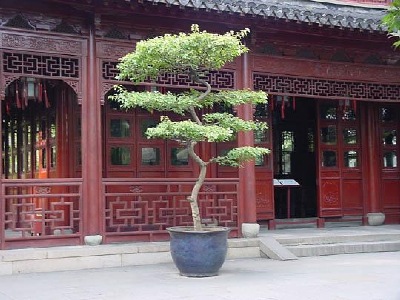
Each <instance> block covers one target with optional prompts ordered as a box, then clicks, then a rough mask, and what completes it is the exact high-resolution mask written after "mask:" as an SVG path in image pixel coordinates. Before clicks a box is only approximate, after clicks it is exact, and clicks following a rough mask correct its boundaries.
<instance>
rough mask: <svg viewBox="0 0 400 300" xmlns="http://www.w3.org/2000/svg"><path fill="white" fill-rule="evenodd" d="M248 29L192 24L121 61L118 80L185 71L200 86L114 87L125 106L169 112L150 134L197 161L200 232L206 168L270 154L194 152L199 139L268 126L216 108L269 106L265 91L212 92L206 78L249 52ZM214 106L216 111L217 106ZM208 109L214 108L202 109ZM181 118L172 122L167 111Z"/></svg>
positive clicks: (194, 195) (223, 138)
mask: <svg viewBox="0 0 400 300" xmlns="http://www.w3.org/2000/svg"><path fill="white" fill-rule="evenodd" d="M248 32H249V30H248V29H244V30H242V31H239V32H233V31H230V32H227V33H225V34H216V33H209V32H206V31H200V29H199V26H198V25H192V27H191V32H190V33H179V34H165V35H164V36H159V37H155V38H151V39H148V40H143V41H140V42H138V43H137V44H136V49H135V51H133V52H131V53H129V54H127V55H126V56H124V57H123V58H121V59H120V62H119V64H118V69H119V72H120V73H119V75H118V77H117V79H119V80H125V81H126V80H129V81H132V82H133V83H135V84H140V83H143V82H144V81H148V80H156V79H157V77H158V76H160V75H162V74H166V73H168V74H187V75H188V76H189V77H190V79H191V80H192V81H193V82H194V83H196V84H197V85H199V86H200V87H201V88H198V89H192V90H190V91H184V92H182V93H171V92H166V93H160V92H158V91H143V92H137V91H128V90H127V89H126V88H124V87H123V86H116V87H115V89H116V91H115V94H114V95H112V96H110V99H111V100H112V101H117V102H119V104H120V106H121V108H123V109H131V108H135V107H140V108H142V109H146V110H148V111H149V112H153V111H160V112H163V113H165V116H162V117H161V119H160V122H159V123H158V125H157V126H156V127H154V128H148V129H147V131H146V133H145V134H146V136H147V138H150V139H169V140H174V141H178V142H179V143H180V144H181V145H182V146H183V147H185V148H186V149H187V151H188V154H189V156H190V158H191V159H192V160H193V161H194V162H195V163H197V165H198V166H199V169H200V172H199V176H198V178H197V181H196V183H195V184H194V186H193V189H192V192H191V195H190V196H189V197H188V201H189V202H190V206H191V210H192V217H193V224H194V230H197V231H201V230H202V224H201V216H200V213H199V204H198V195H199V192H200V189H201V187H202V185H203V183H204V180H205V178H206V171H207V167H208V166H209V165H210V164H212V163H216V164H220V165H227V166H234V167H240V166H241V164H242V163H243V162H244V161H250V160H254V159H256V158H260V157H262V156H263V155H266V154H268V153H269V150H268V149H266V148H261V147H238V148H234V149H231V150H230V151H228V152H227V153H225V154H224V155H220V156H215V157H211V158H208V159H207V160H205V159H204V158H202V157H201V155H200V154H199V153H198V152H196V145H197V144H198V143H200V142H207V143H220V142H227V141H232V140H235V139H236V136H237V133H238V132H240V131H251V130H257V131H263V130H266V129H267V125H266V124H265V123H262V122H256V121H249V120H243V119H241V118H239V117H237V116H236V115H235V114H233V113H227V112H219V111H218V110H217V109H215V108H216V107H220V106H224V107H227V106H228V107H234V106H237V105H242V104H245V103H251V104H254V105H257V104H266V102H267V95H266V94H265V92H263V91H251V90H231V91H214V90H212V88H211V85H210V83H209V82H207V80H206V79H205V78H207V77H206V76H205V75H206V73H207V72H208V71H210V70H218V69H221V68H222V67H223V66H224V65H225V64H226V63H228V62H232V61H233V60H234V59H235V58H237V57H239V56H241V55H242V54H244V53H246V52H248V51H249V49H248V48H247V47H246V46H245V45H244V44H243V42H242V39H243V38H244V37H245V36H246V35H247V34H248ZM213 108H214V109H213ZM205 111H214V112H212V113H204V112H205ZM171 112H173V113H176V114H180V115H182V116H183V119H182V120H180V121H173V120H171V119H170V118H169V117H168V116H167V113H171Z"/></svg>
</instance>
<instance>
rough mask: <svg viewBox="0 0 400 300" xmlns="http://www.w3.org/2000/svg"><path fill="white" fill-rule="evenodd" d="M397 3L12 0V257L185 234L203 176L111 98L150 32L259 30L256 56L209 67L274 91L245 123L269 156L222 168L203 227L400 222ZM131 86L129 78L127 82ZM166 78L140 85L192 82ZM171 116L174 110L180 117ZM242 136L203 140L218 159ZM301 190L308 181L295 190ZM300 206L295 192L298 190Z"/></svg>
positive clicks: (2, 45)
mask: <svg viewBox="0 0 400 300" xmlns="http://www.w3.org/2000/svg"><path fill="white" fill-rule="evenodd" d="M389 2H390V1H387V0H370V1H369V0H363V1H361V0H359V1H350V0H349V1H306V0H294V1H275V0H264V1H260V0H253V1H251V0H248V1H234V0H233V1H224V0H198V1H185V0H159V1H154V0H153V1H148V0H141V1H136V0H37V1H30V0H19V1H12V0H3V1H1V4H0V62H1V64H0V65H1V68H0V97H1V100H2V101H1V117H2V122H1V123H0V124H1V125H0V126H1V131H2V135H1V145H2V147H1V153H2V164H1V173H2V176H1V179H0V187H1V189H0V191H1V192H0V193H1V194H0V197H1V198H0V204H1V206H0V224H1V226H2V230H0V248H1V249H9V248H18V247H27V246H51V245H76V244H81V243H82V242H83V238H84V236H87V235H95V234H100V235H102V236H103V242H105V243H111V242H119V241H154V240H163V239H167V238H168V236H167V234H166V231H165V228H166V227H168V226H173V225H187V224H189V223H190V220H191V217H190V213H189V206H188V204H187V202H186V200H185V198H186V196H187V195H188V193H189V190H190V188H191V184H192V183H193V182H194V178H195V177H196V176H195V175H196V173H197V170H196V168H195V167H194V165H193V164H192V162H191V161H190V160H188V157H187V153H185V151H184V150H183V149H182V148H180V145H179V144H177V143H174V142H166V141H159V140H147V139H146V138H144V136H143V132H144V130H145V129H146V128H147V127H149V126H153V125H154V124H155V123H156V122H157V120H158V119H159V116H158V115H157V114H149V113H147V112H145V111H142V110H139V109H137V110H132V111H123V110H121V109H119V107H118V106H116V105H115V104H113V103H111V102H109V101H107V96H108V95H109V94H110V93H111V92H112V87H113V85H114V84H116V83H118V82H117V81H116V80H115V76H116V74H117V70H116V64H117V62H118V58H120V57H121V56H123V55H124V54H126V53H128V52H130V51H132V50H133V49H134V46H135V43H136V42H137V41H139V40H141V39H145V38H148V37H152V36H155V35H159V34H164V33H166V32H178V31H188V30H189V29H190V25H191V24H192V23H197V24H199V25H200V27H201V28H203V29H205V30H208V31H215V32H220V33H223V32H225V31H228V30H239V29H243V28H245V27H248V28H250V29H251V36H250V38H249V39H248V40H247V41H246V43H247V45H248V46H249V48H250V49H251V52H250V53H249V54H247V55H245V56H243V57H241V58H240V59H238V60H237V61H235V63H232V64H230V65H228V66H226V67H225V68H224V69H223V70H221V71H218V72H214V71H211V72H210V73H209V74H208V77H209V78H208V79H209V81H210V82H211V83H212V87H213V88H214V89H236V88H250V89H255V90H260V89H261V90H264V91H266V92H268V94H269V95H270V96H269V104H268V106H265V107H251V106H242V107H238V108H237V113H238V114H239V115H241V116H242V117H244V118H247V119H251V118H256V119H259V120H263V121H266V122H268V124H269V130H268V132H267V133H266V134H260V133H257V132H256V133H255V134H254V135H253V134H243V135H240V136H238V139H237V141H236V142H235V143H236V144H238V145H253V144H256V145H262V146H266V147H269V148H270V149H271V150H272V151H271V155H270V156H268V157H267V158H266V159H265V160H263V161H256V162H255V164H254V163H251V164H250V163H249V164H246V166H245V168H243V169H240V170H237V169H234V168H228V167H218V166H214V167H213V169H212V170H211V171H210V172H209V174H208V177H209V178H208V179H207V183H206V185H205V186H204V188H203V190H202V195H201V210H202V211H203V214H204V216H205V218H207V219H209V220H211V221H213V222H217V223H219V224H221V225H225V226H230V227H232V228H233V231H232V235H233V236H238V235H240V224H242V223H243V222H256V221H258V222H260V223H261V222H263V223H264V224H268V225H269V226H270V228H271V229H273V228H275V226H276V224H278V223H279V222H293V221H294V220H295V221H296V222H303V221H304V222H305V221H307V222H315V223H316V224H318V225H319V226H324V223H325V222H327V221H338V222H340V221H346V220H349V219H351V220H359V221H360V222H362V223H363V224H364V225H365V224H367V219H366V216H367V214H369V213H378V214H380V215H384V216H385V223H388V224H389V223H397V224H398V223H400V184H399V183H400V165H399V163H398V161H397V156H398V155H399V150H400V149H399V145H400V143H399V144H397V132H398V131H399V129H400V102H399V100H400V53H399V52H398V51H397V52H396V51H395V50H394V49H393V47H392V46H391V44H392V41H391V40H389V39H388V37H387V33H386V32H385V30H384V28H382V26H381V24H380V19H381V17H382V16H383V15H384V9H385V7H387V5H388V4H389ZM123 84H127V85H129V83H123ZM192 86H193V83H192V82H190V80H189V79H188V77H185V76H183V75H182V76H171V75H170V74H166V75H165V76H163V77H160V78H159V79H158V80H157V81H156V82H146V83H143V85H141V86H140V87H132V88H136V89H150V88H158V89H160V90H168V89H172V88H173V89H174V90H176V89H188V88H190V87H192ZM172 117H174V116H172ZM232 146H233V144H232V143H226V144H224V145H219V146H215V145H209V144H204V145H201V146H200V150H201V151H202V152H203V153H204V154H206V155H209V156H212V155H215V154H217V153H220V152H222V151H224V150H226V149H228V148H229V147H232ZM290 183H296V184H298V186H291V185H290ZM289 191H290V197H289V198H288V192H289Z"/></svg>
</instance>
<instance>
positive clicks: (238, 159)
mask: <svg viewBox="0 0 400 300" xmlns="http://www.w3.org/2000/svg"><path fill="white" fill-rule="evenodd" d="M269 153H270V150H269V149H267V148H262V147H249V146H246V147H238V148H234V149H231V150H229V151H228V152H227V153H226V154H225V155H223V156H218V157H216V158H214V161H215V162H216V163H218V164H219V165H224V166H232V167H240V166H241V165H242V163H243V162H245V161H251V160H255V159H256V158H259V157H262V156H264V155H267V154H269Z"/></svg>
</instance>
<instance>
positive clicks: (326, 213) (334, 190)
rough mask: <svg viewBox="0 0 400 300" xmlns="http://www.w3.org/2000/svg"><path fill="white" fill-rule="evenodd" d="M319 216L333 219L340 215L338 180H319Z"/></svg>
mask: <svg viewBox="0 0 400 300" xmlns="http://www.w3.org/2000/svg"><path fill="white" fill-rule="evenodd" d="M319 198H320V207H319V211H320V216H321V217H333V216H341V215H342V203H341V199H340V179H321V187H320V197H319Z"/></svg>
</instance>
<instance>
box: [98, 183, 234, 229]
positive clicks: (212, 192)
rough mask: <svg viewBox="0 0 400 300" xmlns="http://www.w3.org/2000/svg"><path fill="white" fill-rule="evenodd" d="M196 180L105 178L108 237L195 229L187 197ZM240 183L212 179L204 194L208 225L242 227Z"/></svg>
mask: <svg viewBox="0 0 400 300" xmlns="http://www.w3.org/2000/svg"><path fill="white" fill-rule="evenodd" d="M194 182H195V180H194V179H147V178H146V179H130V180H127V179H125V178H123V179H105V180H104V181H103V186H104V189H105V231H106V235H118V234H127V233H129V234H131V235H143V234H149V235H151V234H154V233H162V232H164V233H165V229H166V228H167V227H170V226H191V225H192V217H191V212H190V206H189V203H188V201H187V200H186V199H187V197H188V196H189V195H190V191H191V189H192V186H193V184H194ZM238 184H239V182H238V180H237V179H208V180H206V183H205V184H204V186H203V188H202V189H201V191H200V195H199V200H200V201H199V202H200V211H201V214H202V218H203V220H204V221H206V222H211V223H213V224H218V225H222V226H228V227H230V228H232V229H237V227H238V195H237V194H238Z"/></svg>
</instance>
